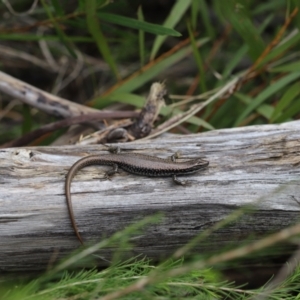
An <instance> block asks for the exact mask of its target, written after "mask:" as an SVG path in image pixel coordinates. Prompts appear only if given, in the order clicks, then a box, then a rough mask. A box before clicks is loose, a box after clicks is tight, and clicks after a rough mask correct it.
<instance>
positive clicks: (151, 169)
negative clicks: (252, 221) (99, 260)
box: [65, 148, 209, 244]
mask: <svg viewBox="0 0 300 300" xmlns="http://www.w3.org/2000/svg"><path fill="white" fill-rule="evenodd" d="M110 152H112V153H110V154H104V155H101V156H100V155H89V156H86V157H84V158H82V159H80V160H78V161H77V162H76V163H75V164H74V165H73V166H72V167H71V168H70V170H69V172H68V174H67V177H66V181H65V194H66V199H67V206H68V210H69V215H70V219H71V223H72V226H73V229H74V231H75V234H76V236H77V238H78V240H79V241H80V243H81V244H84V243H83V240H82V238H81V235H80V233H79V231H78V228H77V225H76V222H75V217H74V212H73V207H72V202H71V193H70V186H71V181H72V179H73V177H74V176H75V174H76V173H77V171H78V170H80V169H82V168H84V167H86V166H89V165H109V166H112V167H113V168H112V169H111V170H109V171H108V172H107V173H106V174H105V177H106V178H108V179H109V178H110V176H112V175H114V174H115V173H116V172H118V168H121V169H123V170H125V171H127V172H129V173H133V174H136V175H143V176H148V177H171V176H172V177H173V180H174V182H175V183H177V184H181V185H184V184H185V182H184V181H180V180H178V179H177V175H186V174H191V173H194V172H197V171H198V170H201V169H203V168H205V167H207V166H208V164H209V162H208V161H205V160H202V159H191V160H187V161H184V162H176V158H177V154H174V155H172V156H171V159H164V158H159V157H155V156H150V155H144V154H139V153H120V149H119V148H113V149H110Z"/></svg>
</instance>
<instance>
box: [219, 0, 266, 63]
mask: <svg viewBox="0 0 300 300" xmlns="http://www.w3.org/2000/svg"><path fill="white" fill-rule="evenodd" d="M247 2H248V1H246V0H227V1H219V2H217V4H218V5H219V11H220V12H221V14H222V15H223V16H224V18H225V19H226V20H227V21H229V22H230V23H231V25H232V26H233V28H234V29H235V31H236V32H237V33H238V34H239V35H240V37H241V38H242V39H243V40H244V41H245V43H246V44H247V45H248V47H249V56H250V57H251V59H252V60H253V61H255V60H256V59H257V58H258V57H259V56H260V54H261V53H262V52H263V51H264V49H265V44H264V42H263V40H262V38H261V36H260V33H259V31H258V29H257V28H256V27H255V26H254V24H253V19H252V18H251V15H250V12H249V10H248V8H247V6H248V3H247Z"/></svg>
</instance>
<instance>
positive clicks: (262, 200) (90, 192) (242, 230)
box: [0, 121, 300, 271]
mask: <svg viewBox="0 0 300 300" xmlns="http://www.w3.org/2000/svg"><path fill="white" fill-rule="evenodd" d="M299 140H300V122H298V121H296V122H290V123H286V124H282V125H265V126H252V127H243V128H235V129H226V130H216V131H211V132H207V133H203V134H198V135H184V136H180V135H165V136H164V137H163V138H159V139H155V140H151V141H139V142H136V143H127V144H122V145H121V147H122V149H123V150H124V151H134V152H138V153H145V154H150V155H157V156H161V157H167V156H170V155H171V154H173V153H174V152H176V151H180V152H181V153H182V157H183V158H195V157H202V158H203V159H206V160H208V161H209V162H210V165H209V167H208V168H207V169H206V170H203V171H200V172H198V173H195V174H193V175H191V176H186V177H183V178H184V179H188V180H189V181H190V185H189V186H186V187H181V186H177V185H174V183H173V182H172V179H171V178H170V179H169V178H147V177H142V176H141V177H140V176H136V175H131V174H127V173H125V172H124V171H120V174H117V175H116V176H115V177H113V179H112V180H111V181H107V180H104V178H103V176H104V172H105V170H107V167H105V166H92V167H87V168H86V169H84V170H82V171H80V172H79V173H78V175H77V176H76V177H75V178H74V180H73V184H72V188H71V192H72V201H73V206H74V211H75V216H76V220H77V224H78V227H79V230H80V232H81V235H82V237H83V239H84V240H85V241H86V242H88V243H92V242H96V241H99V240H101V238H102V237H103V236H106V237H109V236H111V235H112V234H113V233H115V232H117V231H118V230H121V229H124V227H126V226H128V225H129V224H132V223H134V222H135V221H137V220H141V219H142V218H144V217H146V216H149V215H152V214H155V213H156V212H163V214H164V218H163V221H162V222H160V223H159V224H155V225H152V226H149V227H147V229H146V230H145V231H144V232H143V233H139V234H138V235H137V236H136V237H135V238H134V239H133V240H132V243H134V245H135V247H134V249H133V250H131V251H128V253H127V256H132V255H137V254H143V255H147V256H149V257H150V258H154V259H159V258H161V257H165V256H167V255H170V254H171V253H173V252H174V250H176V249H177V248H179V247H180V246H183V245H184V244H186V243H187V242H188V241H189V240H190V239H191V238H193V237H195V236H196V235H197V234H199V233H201V232H202V231H203V230H205V229H207V228H211V226H213V225H214V224H216V223H217V222H219V221H221V220H223V219H225V218H226V216H228V215H229V214H230V213H232V212H234V211H235V210H237V209H239V208H241V207H243V206H245V205H246V204H253V205H254V206H253V207H255V211H252V212H251V213H245V214H244V215H243V216H242V217H241V218H240V219H238V220H237V221H235V222H233V223H232V224H230V225H228V226H226V227H224V228H222V229H219V230H218V231H216V232H214V233H212V234H211V235H210V236H209V238H207V239H206V240H205V241H204V242H201V244H199V245H197V247H196V249H195V251H199V252H205V251H214V250H217V249H220V247H223V246H224V245H229V244H236V243H237V242H241V241H243V240H244V239H245V238H246V237H249V236H251V239H252V240H255V239H258V238H259V237H260V236H262V235H265V234H267V233H268V232H274V231H276V230H279V229H282V228H284V227H287V226H289V225H291V224H293V223H295V222H297V220H298V219H299V211H300V205H299V204H298V203H297V202H296V201H295V200H298V201H300V196H299V195H300V186H299V178H300V177H299V175H300V170H299V162H300V157H299V153H300V143H299ZM102 153H106V150H105V148H104V147H103V146H101V145H99V146H80V147H78V146H76V147H75V146H66V147H38V148H37V147H36V148H33V147H32V148H29V147H27V148H10V149H1V150H0V166H1V167H0V206H1V210H0V249H1V251H0V271H26V270H42V269H45V268H46V267H47V265H48V263H49V262H50V261H52V262H53V259H54V258H55V261H57V260H59V259H60V258H63V257H65V256H66V255H67V254H70V253H71V252H72V251H73V250H75V249H76V248H78V247H79V242H78V240H77V239H76V237H75V235H74V232H73V229H72V227H71V224H70V220H69V216H68V213H67V206H66V200H65V195H64V180H65V176H66V173H67V171H68V169H69V168H70V166H71V165H72V164H73V163H74V162H76V161H77V160H78V159H79V158H81V157H83V156H85V155H89V154H99V155H101V154H102ZM115 250H116V249H114V248H113V247H111V248H110V249H107V250H103V251H101V253H100V255H101V257H102V258H103V260H100V262H99V264H105V263H106V262H105V260H106V259H107V260H109V259H110V258H111V255H112V253H114V251H115Z"/></svg>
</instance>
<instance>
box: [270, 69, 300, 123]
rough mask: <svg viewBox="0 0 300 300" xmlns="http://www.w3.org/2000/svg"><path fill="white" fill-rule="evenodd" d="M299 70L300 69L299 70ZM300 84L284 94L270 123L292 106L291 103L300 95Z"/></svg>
mask: <svg viewBox="0 0 300 300" xmlns="http://www.w3.org/2000/svg"><path fill="white" fill-rule="evenodd" d="M298 70H299V69H298ZM299 87H300V82H296V83H295V84H293V85H292V86H290V87H289V88H288V90H287V91H286V92H285V93H284V95H283V96H282V97H281V99H280V100H279V102H278V104H277V105H276V107H275V109H274V112H273V114H272V116H271V120H270V122H272V123H273V122H274V121H275V120H276V119H277V118H278V117H279V116H280V115H281V114H282V111H283V110H284V109H285V108H286V107H287V106H288V105H290V103H291V102H292V101H293V100H294V99H295V98H296V97H297V96H298V95H299V94H300V88H299Z"/></svg>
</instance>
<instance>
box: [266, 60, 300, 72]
mask: <svg viewBox="0 0 300 300" xmlns="http://www.w3.org/2000/svg"><path fill="white" fill-rule="evenodd" d="M299 70H300V61H295V62H292V63H289V64H285V65H282V66H279V67H275V68H272V69H271V70H270V72H276V73H277V72H278V73H285V72H297V71H299Z"/></svg>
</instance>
